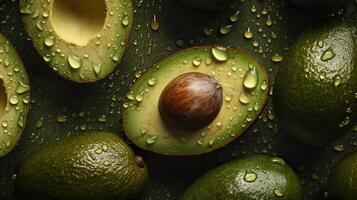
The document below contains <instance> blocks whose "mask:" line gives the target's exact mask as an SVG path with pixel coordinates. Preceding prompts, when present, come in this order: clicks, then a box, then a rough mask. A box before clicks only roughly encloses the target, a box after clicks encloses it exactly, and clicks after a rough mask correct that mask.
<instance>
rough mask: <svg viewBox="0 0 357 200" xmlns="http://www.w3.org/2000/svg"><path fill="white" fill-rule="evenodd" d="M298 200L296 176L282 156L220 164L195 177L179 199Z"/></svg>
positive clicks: (256, 157)
mask: <svg viewBox="0 0 357 200" xmlns="http://www.w3.org/2000/svg"><path fill="white" fill-rule="evenodd" d="M201 199H210V200H232V199H237V200H238V199H239V200H253V199H259V200H275V199H276V200H278V199H284V200H301V199H302V187H301V184H300V182H299V178H298V177H297V176H296V175H295V173H294V172H293V170H292V169H291V168H290V167H289V166H287V165H286V164H285V162H284V160H282V159H281V158H277V157H270V156H265V155H255V156H249V157H246V158H243V159H239V160H234V161H230V162H228V163H225V164H222V165H220V166H218V167H216V168H214V169H212V170H210V171H209V172H207V173H205V174H204V175H203V176H202V177H200V178H199V179H198V180H196V181H195V182H194V183H193V184H192V185H191V186H190V187H189V188H188V189H187V190H186V191H185V192H184V194H183V195H182V197H181V198H180V200H201Z"/></svg>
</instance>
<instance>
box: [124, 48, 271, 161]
mask: <svg viewBox="0 0 357 200" xmlns="http://www.w3.org/2000/svg"><path fill="white" fill-rule="evenodd" d="M268 83H269V80H268V77H267V73H266V71H265V69H264V67H263V66H262V65H261V64H260V63H259V62H257V61H256V60H255V59H254V58H253V57H251V56H250V55H248V54H246V53H244V52H243V51H241V50H238V49H232V48H229V49H227V48H224V47H212V46H206V47H194V48H191V49H186V50H183V51H181V52H178V53H176V54H174V55H171V56H169V57H167V58H165V59H163V60H161V61H160V62H158V63H156V64H155V65H154V66H153V67H152V68H150V69H148V70H147V71H146V72H145V73H143V74H142V75H141V76H140V78H139V79H138V80H136V82H135V83H134V84H133V86H132V87H131V88H130V90H129V92H128V93H127V96H126V98H125V100H124V103H123V108H122V121H123V128H124V132H125V134H126V135H127V137H128V138H129V139H130V140H131V141H132V142H133V143H135V144H136V145H138V146H139V147H141V148H143V149H147V150H150V151H154V152H157V153H160V154H166V155H193V154H202V153H206V152H210V151H213V150H215V149H218V148H220V147H222V146H224V145H226V144H227V143H229V142H231V141H232V140H234V139H235V138H237V137H238V136H240V135H241V134H243V133H244V132H245V130H247V128H248V127H249V126H250V125H251V124H252V123H253V122H254V121H255V119H256V118H257V116H258V115H259V113H260V112H261V111H262V109H263V108H264V106H265V104H266V101H267V96H268V91H269V88H268Z"/></svg>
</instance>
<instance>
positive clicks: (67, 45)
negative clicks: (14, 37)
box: [20, 0, 133, 83]
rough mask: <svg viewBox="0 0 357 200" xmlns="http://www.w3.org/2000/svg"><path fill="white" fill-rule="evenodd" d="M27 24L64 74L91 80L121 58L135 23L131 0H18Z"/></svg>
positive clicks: (76, 79)
mask: <svg viewBox="0 0 357 200" xmlns="http://www.w3.org/2000/svg"><path fill="white" fill-rule="evenodd" d="M20 12H21V13H22V19H23V22H24V26H25V29H26V31H27V33H28V35H29V36H30V38H31V40H32V42H33V44H34V47H35V48H36V49H37V51H38V53H39V54H40V55H41V56H42V58H43V60H44V61H45V62H46V63H48V65H49V66H50V67H51V68H52V69H53V70H54V71H56V72H57V73H58V74H59V75H61V76H62V77H64V78H66V79H68V80H71V81H74V82H80V83H83V82H94V81H97V80H99V79H102V78H105V77H106V76H108V75H109V74H110V73H111V72H112V71H113V70H114V69H115V67H116V66H117V65H118V64H119V63H120V61H121V59H122V57H123V54H124V51H125V48H126V45H127V41H128V38H129V35H130V32H131V28H132V24H133V4H132V1H131V0H116V1H112V0H90V1H87V0H75V1H73V0H48V1H42V0H20Z"/></svg>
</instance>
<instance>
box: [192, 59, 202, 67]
mask: <svg viewBox="0 0 357 200" xmlns="http://www.w3.org/2000/svg"><path fill="white" fill-rule="evenodd" d="M201 63H202V58H200V57H195V58H194V59H193V60H192V64H193V66H195V67H198V66H200V65H201Z"/></svg>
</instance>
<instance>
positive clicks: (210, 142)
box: [208, 138, 215, 147]
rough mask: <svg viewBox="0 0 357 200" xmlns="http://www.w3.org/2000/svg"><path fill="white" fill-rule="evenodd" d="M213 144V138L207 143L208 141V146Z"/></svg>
mask: <svg viewBox="0 0 357 200" xmlns="http://www.w3.org/2000/svg"><path fill="white" fill-rule="evenodd" d="M214 142H215V139H214V138H212V139H210V140H209V141H208V146H210V147H211V146H213V145H214Z"/></svg>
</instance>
